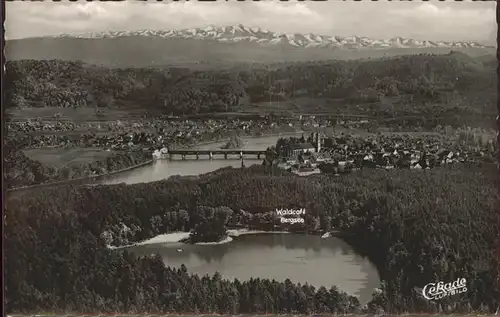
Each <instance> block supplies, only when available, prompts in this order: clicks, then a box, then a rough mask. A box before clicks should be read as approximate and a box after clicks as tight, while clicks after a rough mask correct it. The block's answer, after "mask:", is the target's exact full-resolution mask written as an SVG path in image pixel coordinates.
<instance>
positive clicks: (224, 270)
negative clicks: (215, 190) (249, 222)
mask: <svg viewBox="0 0 500 317" xmlns="http://www.w3.org/2000/svg"><path fill="white" fill-rule="evenodd" d="M179 248H182V250H183V251H182V252H178V251H177V249H179ZM129 251H132V252H133V253H135V254H136V255H146V256H148V255H152V254H159V255H160V256H161V257H162V258H163V261H164V263H165V265H167V266H172V267H180V266H181V265H182V264H184V265H185V266H186V268H187V269H188V272H191V273H196V274H199V275H205V274H209V275H213V274H214V273H215V272H219V273H220V274H221V275H222V277H223V278H227V279H230V280H232V279H234V278H238V279H239V280H240V281H243V280H248V279H250V278H251V277H253V278H257V277H260V278H270V279H275V280H277V281H284V280H285V279H287V278H289V279H290V280H291V281H292V282H295V283H301V284H304V283H306V282H307V283H309V284H311V285H313V286H315V287H317V288H318V287H320V286H325V287H326V288H327V289H329V288H330V287H331V286H333V285H336V286H338V287H339V288H340V289H341V290H343V291H346V292H348V293H350V294H352V295H357V296H358V298H359V300H360V302H361V303H362V304H365V303H367V302H368V301H369V300H370V299H371V297H372V293H373V289H374V288H375V287H379V286H380V280H379V277H378V273H377V270H376V268H375V267H374V265H373V264H371V263H370V261H368V259H366V258H363V257H361V256H359V255H357V254H356V253H355V252H354V251H353V249H352V248H351V247H350V246H349V245H348V244H347V243H345V242H344V241H342V240H340V239H338V238H333V237H331V238H326V239H322V238H321V237H320V236H317V235H305V234H279V233H277V234H257V235H242V236H239V237H234V238H233V240H232V241H231V242H229V243H224V244H216V245H188V244H182V243H175V242H174V243H166V244H150V245H147V244H146V245H141V246H135V247H131V248H129Z"/></svg>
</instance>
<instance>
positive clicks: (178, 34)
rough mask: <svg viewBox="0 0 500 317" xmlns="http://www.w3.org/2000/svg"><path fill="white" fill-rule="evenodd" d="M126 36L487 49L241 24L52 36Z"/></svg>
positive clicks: (357, 46)
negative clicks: (274, 29)
mask: <svg viewBox="0 0 500 317" xmlns="http://www.w3.org/2000/svg"><path fill="white" fill-rule="evenodd" d="M130 36H147V37H158V38H165V39H197V40H213V41H218V42H224V43H235V42H253V43H258V44H261V45H278V44H282V45H283V44H284V45H291V46H294V47H303V48H307V47H327V48H347V49H363V48H369V49H388V48H488V46H484V45H481V44H479V43H476V42H465V41H459V42H444V41H422V40H414V39H409V38H403V37H394V38H391V39H386V40H374V39H370V38H367V37H359V36H348V37H343V36H327V35H315V34H310V33H309V34H298V33H295V34H289V33H277V32H272V31H268V30H265V29H261V28H258V27H245V26H243V25H241V24H239V25H233V26H207V27H204V28H191V29H182V30H160V31H154V30H141V31H110V32H100V33H86V34H62V35H58V36H56V37H66V38H67V37H70V38H118V37H130Z"/></svg>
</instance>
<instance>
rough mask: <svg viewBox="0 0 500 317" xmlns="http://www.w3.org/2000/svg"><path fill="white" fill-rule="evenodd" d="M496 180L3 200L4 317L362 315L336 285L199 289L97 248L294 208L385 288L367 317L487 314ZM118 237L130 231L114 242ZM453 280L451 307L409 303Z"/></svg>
mask: <svg viewBox="0 0 500 317" xmlns="http://www.w3.org/2000/svg"><path fill="white" fill-rule="evenodd" d="M388 173H390V175H391V178H388V177H387V176H388ZM271 174H273V175H274V176H271ZM495 177H496V172H495V167H494V166H489V165H488V166H485V167H483V168H478V167H470V168H465V167H464V168H461V167H456V168H452V167H450V168H436V169H434V170H430V171H415V170H401V171H392V172H387V171H384V170H364V171H361V172H359V173H355V174H352V175H349V176H346V177H338V178H335V177H333V178H332V177H328V176H316V177H312V178H300V177H296V176H293V175H292V174H289V173H288V172H285V171H282V170H274V171H272V170H271V167H265V166H254V167H251V168H247V169H243V170H234V169H231V168H228V169H224V170H219V171H217V172H214V173H211V174H207V175H204V176H201V177H200V178H199V179H193V178H189V179H187V178H173V179H170V180H166V181H160V182H153V183H145V184H136V185H128V186H127V185H113V186H94V187H80V188H76V187H62V188H57V189H45V190H41V191H39V192H36V193H34V194H32V195H29V196H25V197H21V198H11V199H9V200H8V201H7V203H6V212H5V214H6V218H5V224H6V228H5V237H6V241H5V253H6V254H8V255H9V256H8V257H7V258H6V262H5V270H6V273H5V278H6V280H5V285H6V288H7V299H6V308H7V311H8V312H10V313H12V312H35V311H37V312H39V311H63V310H64V311H66V312H69V311H85V312H105V311H120V312H139V311H140V312H145V311H147V312H149V313H154V312H160V311H161V312H188V311H191V312H200V313H201V312H205V313H208V312H219V313H246V312H261V313H263V312H275V313H278V312H279V313H285V312H287V313H309V314H310V313H313V312H315V313H320V312H323V313H332V312H333V313H335V312H337V313H356V312H360V311H361V310H360V309H361V308H360V307H359V302H357V300H356V299H355V298H353V297H349V296H347V295H346V294H344V293H339V292H338V291H337V290H336V289H335V288H333V289H331V290H328V288H330V287H331V285H325V287H326V289H325V288H319V289H317V290H315V289H313V288H312V287H310V286H298V285H293V284H292V283H291V282H290V281H284V283H283V281H277V282H276V281H268V280H263V279H254V280H251V281H247V282H243V281H233V282H230V281H224V280H222V279H221V277H220V276H218V275H216V276H214V277H212V278H208V277H204V278H201V277H198V276H190V275H189V272H186V271H185V268H181V269H180V270H175V269H172V268H164V267H163V263H162V261H161V259H159V258H147V259H137V258H134V257H133V256H132V255H130V254H127V253H122V252H121V251H111V250H109V249H108V248H107V247H106V243H109V241H107V240H109V238H110V237H111V238H113V239H114V244H115V245H116V244H125V243H131V242H135V241H140V240H143V239H147V238H151V237H153V236H155V235H157V234H160V233H166V232H172V231H179V230H189V229H193V228H195V227H196V226H197V225H199V224H200V223H203V222H206V221H211V219H208V218H205V216H206V215H210V214H211V215H212V216H211V217H217V215H218V214H219V213H220V212H224V213H229V215H230V216H231V215H232V216H237V217H240V216H241V215H238V213H239V212H240V209H243V210H245V213H250V214H252V217H253V218H255V219H260V220H259V221H264V222H265V221H269V219H268V217H267V216H266V214H265V212H266V211H268V210H274V209H275V208H276V206H293V205H297V206H302V207H304V208H306V209H307V210H308V215H310V216H311V217H313V218H314V219H316V220H317V221H318V224H319V226H320V227H322V228H329V227H330V226H331V225H334V226H335V227H336V228H338V229H340V230H342V231H345V232H346V233H349V234H352V235H351V238H349V242H351V243H352V244H353V245H354V246H355V248H356V249H357V250H358V252H360V253H362V254H367V255H368V256H369V257H370V258H371V260H372V261H373V262H374V263H375V264H376V265H377V267H378V269H379V271H380V275H381V278H382V280H383V281H384V282H383V286H382V292H381V293H379V294H378V295H376V296H375V298H374V300H373V301H372V302H371V303H370V304H369V305H368V307H369V310H370V312H372V313H374V312H381V311H382V310H383V311H385V312H392V313H402V312H405V311H413V312H415V311H418V312H424V311H425V312H438V311H441V312H452V311H455V312H469V311H471V310H475V311H483V312H488V311H489V312H494V311H495V310H496V309H497V308H498V304H499V302H498V299H499V298H500V293H499V292H498V291H499V290H498V289H497V288H496V286H495V281H496V280H495V279H496V276H495V274H496V273H495V272H496V271H495V269H494V268H495V267H496V266H495V265H496V262H495V261H494V254H493V252H492V250H493V248H494V246H495V243H498V241H495V239H498V229H499V228H498V226H497V225H496V214H495V212H496V205H497V198H496V197H497V195H496V190H495V189H494V181H495ZM248 188H252V191H248ZM48 197H50V199H48ZM222 206H223V207H224V208H219V207H222ZM208 207H213V208H212V209H211V211H210V212H204V213H203V214H204V215H205V216H200V212H199V211H200V208H202V209H204V210H205V211H206V209H207V208H208ZM209 217H210V216H209ZM230 218H231V217H230ZM308 223H310V222H308ZM124 226H126V227H127V228H129V229H130V230H129V231H128V232H123V231H122V232H121V234H120V228H124ZM332 270H335V268H334V267H332ZM457 277H465V278H466V279H467V283H468V284H467V288H468V291H467V293H464V294H461V295H460V296H462V297H461V298H460V300H455V299H454V298H449V299H444V300H442V301H440V302H439V303H438V304H436V303H434V302H432V301H427V300H425V299H422V298H421V297H420V294H419V293H418V292H417V291H416V290H415V289H416V288H417V287H423V286H424V285H425V284H426V283H429V282H431V281H451V280H454V279H456V278H457ZM276 290H277V291H276ZM275 292H277V293H275Z"/></svg>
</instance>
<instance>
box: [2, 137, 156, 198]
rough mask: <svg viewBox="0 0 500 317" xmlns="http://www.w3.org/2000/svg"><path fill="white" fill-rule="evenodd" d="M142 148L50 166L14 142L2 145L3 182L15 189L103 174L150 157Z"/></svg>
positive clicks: (130, 165) (143, 161)
mask: <svg viewBox="0 0 500 317" xmlns="http://www.w3.org/2000/svg"><path fill="white" fill-rule="evenodd" d="M151 159H152V157H151V153H149V152H147V151H142V150H129V151H115V153H113V154H111V155H110V156H108V157H106V158H103V159H98V160H96V161H94V162H90V163H78V164H71V165H67V166H49V165H44V164H42V163H40V162H39V161H35V160H32V159H30V158H29V157H27V156H26V155H25V154H24V153H23V151H22V150H19V149H18V147H17V146H16V145H15V144H14V143H13V142H8V143H7V144H6V145H5V146H4V158H3V160H4V164H5V165H4V182H5V185H6V187H7V188H9V189H10V188H18V187H25V186H33V185H39V184H45V183H52V182H60V181H67V180H71V179H77V178H84V177H91V176H97V175H104V174H107V173H110V172H115V171H119V170H122V169H125V168H129V167H132V166H135V165H138V164H142V163H145V162H147V161H148V160H151Z"/></svg>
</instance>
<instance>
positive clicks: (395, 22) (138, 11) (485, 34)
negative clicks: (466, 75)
mask: <svg viewBox="0 0 500 317" xmlns="http://www.w3.org/2000/svg"><path fill="white" fill-rule="evenodd" d="M235 24H243V25H244V26H248V27H261V28H265V29H268V30H270V31H275V32H287V33H315V34H320V35H338V36H350V35H357V36H367V37H370V38H374V39H387V38H392V37H395V36H402V37H408V38H413V39H417V40H432V41H439V40H441V41H476V42H479V43H482V44H489V45H496V33H497V24H496V21H495V2H494V1H491V2H483V1H481V2H478V1H476V2H472V1H468V2H454V1H447V2H436V1H434V2H421V1H413V2H407V1H404V2H403V1H392V2H380V1H379V2H368V1H362V2H353V1H346V2H344V1H339V0H333V1H328V2H310V1H305V2H299V1H290V2H280V1H277V0H274V1H272V0H267V1H265V0H264V1H259V2H249V1H246V2H237V1H235V0H231V1H228V2H220V1H219V2H194V1H190V2H170V1H169V2H156V1H154V2H153V1H151V2H145V1H132V0H130V1H124V2H97V1H94V2H83V1H82V2H52V1H45V2H29V1H15V2H7V3H6V21H5V30H6V38H7V39H15V38H25V37H37V36H46V35H57V34H61V33H86V32H101V31H133V30H143V29H152V30H161V29H183V28H193V27H205V26H208V25H219V26H226V25H235Z"/></svg>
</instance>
